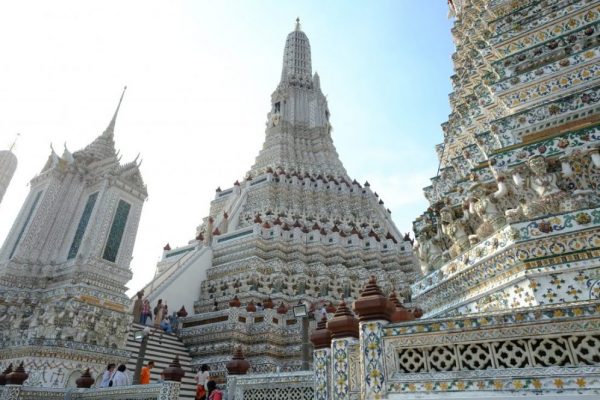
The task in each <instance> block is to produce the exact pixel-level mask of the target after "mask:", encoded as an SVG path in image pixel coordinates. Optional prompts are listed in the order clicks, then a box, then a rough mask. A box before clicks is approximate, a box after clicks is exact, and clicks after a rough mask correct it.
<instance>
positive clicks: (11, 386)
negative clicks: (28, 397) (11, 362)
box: [0, 363, 29, 400]
mask: <svg viewBox="0 0 600 400" xmlns="http://www.w3.org/2000/svg"><path fill="white" fill-rule="evenodd" d="M9 368H10V366H9ZM5 372H6V371H5ZM28 377H29V374H28V373H26V372H25V368H24V367H23V363H21V365H19V366H18V367H17V369H15V370H14V371H12V372H10V373H8V374H7V375H6V385H5V386H4V390H3V391H2V394H1V395H0V400H17V399H19V398H21V390H22V388H23V382H25V381H26V380H27V378H28Z"/></svg>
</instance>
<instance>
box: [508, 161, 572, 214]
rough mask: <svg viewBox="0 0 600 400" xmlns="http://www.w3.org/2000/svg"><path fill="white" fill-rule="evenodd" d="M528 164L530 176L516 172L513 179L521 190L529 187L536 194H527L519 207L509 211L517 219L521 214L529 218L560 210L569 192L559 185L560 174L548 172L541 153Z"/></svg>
mask: <svg viewBox="0 0 600 400" xmlns="http://www.w3.org/2000/svg"><path fill="white" fill-rule="evenodd" d="M527 166H528V167H529V170H530V172H531V175H530V176H529V177H527V178H522V177H521V176H520V174H516V175H515V176H514V178H513V179H514V181H515V184H516V185H517V187H519V188H520V189H521V190H527V189H529V190H530V191H531V192H532V193H533V195H534V196H533V197H528V196H525V201H524V202H523V201H522V202H521V205H520V206H519V209H518V210H509V211H507V213H506V214H507V216H510V217H511V218H510V219H511V220H515V218H518V217H519V215H521V214H522V215H523V216H525V217H527V218H535V217H538V216H541V215H546V214H551V213H557V212H560V211H561V210H562V209H563V208H564V207H563V202H564V200H565V199H566V197H567V193H566V192H564V191H563V190H562V189H561V188H560V187H559V186H558V174H557V173H555V172H548V168H547V164H546V159H545V158H544V157H543V156H540V155H538V156H534V157H531V158H530V159H529V161H528V162H527ZM525 195H526V193H525Z"/></svg>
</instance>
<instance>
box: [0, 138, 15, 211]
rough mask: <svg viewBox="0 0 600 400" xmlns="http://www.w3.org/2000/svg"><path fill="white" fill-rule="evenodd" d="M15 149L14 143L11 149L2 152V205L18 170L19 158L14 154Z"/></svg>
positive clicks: (0, 175)
mask: <svg viewBox="0 0 600 400" xmlns="http://www.w3.org/2000/svg"><path fill="white" fill-rule="evenodd" d="M14 147H15V144H14V143H13V144H12V145H11V146H10V149H8V150H2V151H0V203H1V202H2V198H3V197H4V194H5V193H6V190H7V189H8V185H9V184H10V181H11V179H12V177H13V175H14V174H15V171H16V170H17V156H15V154H14V153H13V152H12V150H13V148H14Z"/></svg>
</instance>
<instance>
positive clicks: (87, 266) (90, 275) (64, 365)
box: [0, 92, 147, 386]
mask: <svg viewBox="0 0 600 400" xmlns="http://www.w3.org/2000/svg"><path fill="white" fill-rule="evenodd" d="M123 93H124V92H123ZM122 99H123V96H121V100H122ZM120 105H121V101H119V106H118V107H117V110H116V111H115V114H114V116H113V118H112V120H111V121H110V123H109V125H108V127H107V128H106V130H105V131H104V133H102V135H100V136H99V137H97V138H96V139H95V140H94V141H93V142H92V143H91V144H89V145H88V146H87V147H85V148H84V149H83V150H80V151H77V152H75V153H73V154H71V153H70V152H69V150H67V148H66V146H65V149H64V152H63V154H62V156H58V154H56V153H55V151H54V149H52V152H51V154H50V157H49V158H48V161H47V162H46V164H45V166H44V168H43V169H42V171H41V173H40V174H39V175H38V176H36V177H35V178H33V179H32V180H31V191H30V193H29V196H28V197H27V199H26V201H25V203H24V204H23V207H22V209H21V212H20V213H19V215H18V217H17V219H16V220H15V222H14V224H13V227H12V229H11V231H10V233H9V235H8V237H7V238H6V241H5V242H4V245H3V246H2V249H1V250H0V332H1V333H0V341H1V342H0V344H1V346H0V349H2V350H0V359H13V358H24V357H28V358H27V360H29V361H28V363H29V364H30V365H29V366H28V367H27V369H28V370H29V371H31V372H32V376H31V377H30V378H29V380H28V384H30V385H31V384H33V385H40V386H56V385H59V386H62V385H64V384H66V383H67V381H68V378H69V374H70V373H71V369H72V370H73V371H75V370H78V368H80V366H79V365H80V364H82V363H83V364H87V366H92V367H93V368H98V371H96V372H99V371H101V369H102V368H103V367H104V365H105V363H106V362H107V361H108V360H111V361H114V360H115V359H119V358H120V359H126V353H125V352H123V351H122V350H119V349H123V348H124V344H125V338H126V334H125V332H126V329H127V325H128V324H129V320H130V317H129V315H128V314H127V308H128V306H129V300H128V298H127V297H126V296H125V291H126V289H127V288H126V287H125V284H126V283H127V281H129V280H130V279H131V271H130V269H129V263H130V261H131V254H132V251H133V244H134V241H135V236H136V233H137V228H138V223H139V218H140V214H141V211H142V205H143V202H144V200H145V199H146V197H147V192H146V187H145V185H144V183H143V181H142V178H141V175H140V171H139V165H138V164H137V161H133V162H130V163H126V164H120V162H119V157H118V154H117V152H116V151H115V144H114V128H115V122H116V118H117V114H118V111H119V107H120ZM42 339H43V341H42ZM32 346H33V347H34V349H33V350H32ZM46 346H50V347H53V349H52V352H54V353H55V355H53V356H52V357H51V358H45V357H44V356H42V355H41V354H45V353H44V351H47V350H43V348H44V347H46ZM64 347H69V348H70V349H72V350H70V352H66V351H65V352H63V351H62V350H61V348H64ZM8 348H11V351H10V352H9V351H8V350H7V349H8ZM85 349H88V350H89V349H92V352H93V353H94V355H93V357H92V356H91V355H90V354H89V352H88V353H86V354H87V355H84V354H83V353H85V352H84V350H85ZM88 350H86V351H88ZM78 351H81V352H82V354H79V353H78ZM36 354H37V356H36ZM82 357H83V358H82ZM77 358H79V360H80V361H78V362H75V361H72V360H75V359H77ZM70 360H71V361H70ZM57 374H59V375H60V376H61V378H60V379H59V378H56V376H57ZM52 376H54V377H52ZM56 380H58V383H57V382H54V381H56Z"/></svg>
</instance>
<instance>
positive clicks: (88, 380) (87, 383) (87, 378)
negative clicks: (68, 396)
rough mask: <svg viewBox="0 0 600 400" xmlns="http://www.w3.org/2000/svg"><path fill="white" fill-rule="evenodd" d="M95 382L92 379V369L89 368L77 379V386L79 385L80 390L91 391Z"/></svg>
mask: <svg viewBox="0 0 600 400" xmlns="http://www.w3.org/2000/svg"><path fill="white" fill-rule="evenodd" d="M95 381H96V380H95V379H94V378H92V375H91V374H90V369H89V368H87V369H86V370H85V371H84V372H83V374H81V376H80V377H79V378H77V380H76V381H75V385H77V387H78V388H84V389H89V388H91V387H92V385H93V384H94V382H95Z"/></svg>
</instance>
